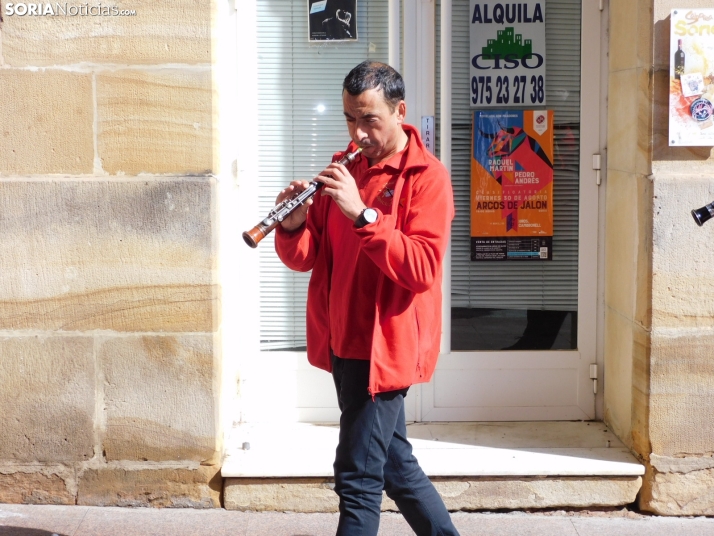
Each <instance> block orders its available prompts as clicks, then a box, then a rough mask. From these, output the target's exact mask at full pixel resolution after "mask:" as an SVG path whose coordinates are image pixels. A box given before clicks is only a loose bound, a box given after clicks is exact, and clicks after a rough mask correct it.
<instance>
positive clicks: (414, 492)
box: [332, 356, 458, 536]
mask: <svg viewBox="0 0 714 536" xmlns="http://www.w3.org/2000/svg"><path fill="white" fill-rule="evenodd" d="M332 366H333V369H332V376H333V379H334V381H335V388H336V390H337V401H338V403H339V406H340V411H341V412H342V414H341V416H340V439H339V444H338V446H337V453H336V456H335V464H334V469H335V492H337V494H338V495H339V497H340V521H339V525H338V528H337V534H338V536H339V535H345V536H376V534H377V531H378V529H379V516H380V506H381V504H382V490H384V491H386V492H387V496H389V498H391V499H392V500H394V502H395V503H396V504H397V506H398V507H399V510H400V512H401V513H402V515H403V516H404V518H405V519H406V521H407V523H409V525H410V526H411V528H412V530H414V532H415V533H416V534H417V535H419V536H422V535H423V536H427V535H428V536H437V535H439V536H452V535H458V532H457V530H456V528H455V527H454V525H453V523H452V522H451V517H450V516H449V512H448V511H447V510H446V507H445V506H444V502H443V501H442V499H441V497H440V496H439V494H438V492H437V491H436V489H435V488H434V485H433V484H432V483H431V482H430V481H429V479H428V478H427V476H426V475H425V474H424V471H422V469H421V467H419V462H418V461H417V459H416V458H415V457H414V455H413V454H412V446H411V444H410V443H409V441H408V440H407V427H406V419H405V414H404V397H405V396H406V394H407V389H403V390H400V391H391V392H388V393H380V394H378V395H377V396H376V397H375V398H374V400H372V397H371V396H370V394H369V393H368V391H367V387H368V385H369V361H363V360H358V359H341V358H339V357H335V356H333V358H332Z"/></svg>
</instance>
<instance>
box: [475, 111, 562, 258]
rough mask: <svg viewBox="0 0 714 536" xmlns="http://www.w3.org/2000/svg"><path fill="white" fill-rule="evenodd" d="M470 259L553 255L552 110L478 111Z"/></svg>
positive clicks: (545, 256)
mask: <svg viewBox="0 0 714 536" xmlns="http://www.w3.org/2000/svg"><path fill="white" fill-rule="evenodd" d="M472 132H473V143H472V153H471V260H472V261H496V260H499V261H500V260H552V259H553V111H552V110H544V111H532V110H528V111H508V110H499V111H490V110H489V111H476V112H474V117H473V130H472Z"/></svg>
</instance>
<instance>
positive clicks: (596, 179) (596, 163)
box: [593, 154, 602, 186]
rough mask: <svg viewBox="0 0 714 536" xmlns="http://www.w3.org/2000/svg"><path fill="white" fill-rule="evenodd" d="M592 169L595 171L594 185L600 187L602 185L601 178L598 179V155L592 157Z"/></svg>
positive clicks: (599, 159) (599, 160)
mask: <svg viewBox="0 0 714 536" xmlns="http://www.w3.org/2000/svg"><path fill="white" fill-rule="evenodd" d="M593 169H594V170H595V183H596V184H597V185H598V186H600V184H601V183H602V178H601V177H600V170H601V169H602V157H601V155H599V154H594V155H593Z"/></svg>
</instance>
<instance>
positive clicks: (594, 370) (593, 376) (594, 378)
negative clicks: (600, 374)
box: [590, 363, 597, 395]
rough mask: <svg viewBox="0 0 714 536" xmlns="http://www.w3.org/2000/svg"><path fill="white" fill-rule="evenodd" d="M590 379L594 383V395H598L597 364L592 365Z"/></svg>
mask: <svg viewBox="0 0 714 536" xmlns="http://www.w3.org/2000/svg"><path fill="white" fill-rule="evenodd" d="M590 379H591V380H592V381H593V394H594V395H596V394H597V363H592V364H591V365H590Z"/></svg>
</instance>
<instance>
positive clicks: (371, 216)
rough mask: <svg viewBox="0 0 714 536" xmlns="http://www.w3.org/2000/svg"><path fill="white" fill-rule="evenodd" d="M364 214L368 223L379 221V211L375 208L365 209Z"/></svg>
mask: <svg viewBox="0 0 714 536" xmlns="http://www.w3.org/2000/svg"><path fill="white" fill-rule="evenodd" d="M362 215H363V216H364V219H365V220H366V221H367V223H374V222H376V221H377V211H376V210H374V209H373V208H366V209H364V211H363V212H362Z"/></svg>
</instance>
